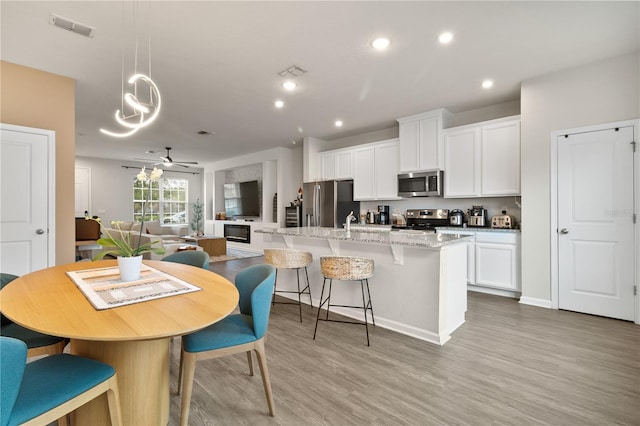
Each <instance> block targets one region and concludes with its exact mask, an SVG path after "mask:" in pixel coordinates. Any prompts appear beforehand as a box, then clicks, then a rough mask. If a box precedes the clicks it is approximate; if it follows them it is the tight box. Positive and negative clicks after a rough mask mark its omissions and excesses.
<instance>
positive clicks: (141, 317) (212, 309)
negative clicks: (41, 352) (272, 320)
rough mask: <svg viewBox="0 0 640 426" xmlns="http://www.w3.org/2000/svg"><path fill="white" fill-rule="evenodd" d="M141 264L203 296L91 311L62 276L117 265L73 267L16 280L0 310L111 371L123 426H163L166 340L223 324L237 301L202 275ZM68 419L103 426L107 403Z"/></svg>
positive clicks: (2, 296)
mask: <svg viewBox="0 0 640 426" xmlns="http://www.w3.org/2000/svg"><path fill="white" fill-rule="evenodd" d="M144 263H145V264H146V265H148V266H151V267H152V268H155V269H157V270H159V271H162V272H164V273H166V274H169V275H171V276H173V277H176V278H179V279H181V280H183V281H185V282H187V283H189V284H192V285H195V286H197V287H200V288H201V290H200V291H195V292H191V293H184V294H178V295H173V296H170V297H165V298H160V299H154V300H149V301H144V302H140V303H135V304H130V305H126V306H120V307H116V308H110V309H104V310H96V309H95V308H94V307H93V306H92V304H91V303H89V301H88V300H87V298H86V297H85V296H84V294H83V293H82V292H81V291H80V290H79V288H78V287H77V286H76V284H75V283H74V282H73V281H72V280H71V278H70V277H69V276H68V275H67V272H69V271H80V270H86V269H95V268H104V267H113V266H115V265H116V261H115V260H103V261H98V262H78V263H70V264H65V265H59V266H54V267H51V268H47V269H42V270H39V271H35V272H32V273H30V274H27V275H24V276H22V277H20V278H18V279H16V280H14V281H13V282H11V283H10V284H9V285H7V286H6V287H5V288H4V289H3V290H2V291H1V292H0V300H1V301H2V307H1V308H2V313H3V314H4V315H5V316H7V317H9V318H10V319H11V320H13V321H14V322H16V323H18V324H20V325H22V326H24V327H27V328H30V329H33V330H36V331H39V332H41V333H45V334H51V335H55V336H61V337H68V338H70V339H71V346H70V351H71V353H73V354H76V355H81V356H85V357H88V358H93V359H96V360H100V361H103V362H105V363H107V364H109V365H111V366H113V367H114V368H115V369H116V371H117V373H118V389H119V392H120V402H121V408H122V417H123V423H124V424H125V425H132V426H134V425H135V426H139V425H166V424H167V423H168V420H169V344H170V339H171V337H174V336H181V335H185V334H189V333H191V332H193V331H196V330H199V329H202V328H204V327H206V326H208V325H210V324H213V323H215V322H217V321H219V320H221V319H222V318H224V317H226V316H227V315H229V314H230V313H231V312H232V311H233V310H234V309H235V307H236V306H237V304H238V299H239V294H238V291H237V289H236V287H235V286H234V285H233V284H232V283H231V282H230V281H228V280H227V279H226V278H224V277H222V276H220V275H218V274H215V273H213V272H210V271H208V270H205V269H202V268H196V267H193V266H188V265H183V264H179V263H170V262H162V261H151V260H145V261H144ZM74 416H75V417H74V423H75V424H80V425H92V426H93V425H102V424H104V425H109V424H110V420H109V412H108V406H107V399H106V396H105V395H102V396H100V397H99V398H96V399H95V400H94V401H92V402H90V403H88V404H86V405H85V406H83V407H81V408H80V409H78V410H77V411H76V412H75V414H74Z"/></svg>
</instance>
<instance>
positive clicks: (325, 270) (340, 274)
mask: <svg viewBox="0 0 640 426" xmlns="http://www.w3.org/2000/svg"><path fill="white" fill-rule="evenodd" d="M373 269H374V262H373V260H372V259H367V258H364V257H351V256H323V257H321V258H320V271H321V272H322V275H323V277H324V280H323V282H322V292H321V293H320V306H318V315H317V316H316V327H315V329H314V331H313V339H314V340H315V338H316V332H317V331H318V322H319V321H331V322H341V323H346V324H360V325H364V326H365V329H366V332H367V346H369V325H368V320H367V311H371V321H372V323H373V325H374V326H375V325H376V320H375V317H374V316H373V305H372V304H371V292H370V291H369V278H371V277H372V276H373ZM327 280H329V288H328V291H327V297H326V298H324V299H323V297H324V289H325V285H326V283H327ZM333 280H338V281H360V290H361V291H362V306H353V305H336V304H333V303H331V286H332V283H333ZM365 288H366V296H365ZM325 304H326V307H327V314H326V316H325V318H320V310H321V309H322V307H323V306H324V305H325ZM331 306H339V307H343V308H360V309H362V310H363V312H364V323H362V322H356V321H343V320H335V319H329V308H330V307H331Z"/></svg>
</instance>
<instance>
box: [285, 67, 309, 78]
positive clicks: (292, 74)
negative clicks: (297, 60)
mask: <svg viewBox="0 0 640 426" xmlns="http://www.w3.org/2000/svg"><path fill="white" fill-rule="evenodd" d="M306 72H307V70H303V69H302V68H300V67H299V66H297V65H292V66H290V67H289V68H287V69H286V70H282V71H280V72H279V73H278V75H279V76H281V77H285V78H296V77H298V76H301V75H302V74H304V73H306Z"/></svg>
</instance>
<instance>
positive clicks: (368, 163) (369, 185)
mask: <svg viewBox="0 0 640 426" xmlns="http://www.w3.org/2000/svg"><path fill="white" fill-rule="evenodd" d="M353 172H354V173H353V198H354V200H356V201H361V200H397V199H399V197H398V140H397V139H389V140H387V141H381V142H376V143H372V144H366V145H362V146H361V147H359V148H357V149H354V150H353Z"/></svg>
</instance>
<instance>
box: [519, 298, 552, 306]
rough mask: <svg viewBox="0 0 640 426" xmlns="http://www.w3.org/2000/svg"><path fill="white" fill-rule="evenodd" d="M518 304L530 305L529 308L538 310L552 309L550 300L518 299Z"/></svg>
mask: <svg viewBox="0 0 640 426" xmlns="http://www.w3.org/2000/svg"><path fill="white" fill-rule="evenodd" d="M520 303H522V304H523V305H531V306H537V307H539V308H547V309H552V308H551V300H546V299H536V298H535V297H524V296H522V297H520Z"/></svg>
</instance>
